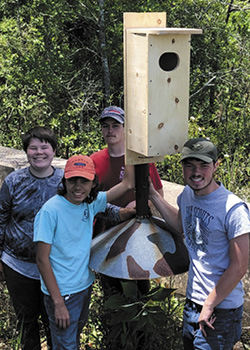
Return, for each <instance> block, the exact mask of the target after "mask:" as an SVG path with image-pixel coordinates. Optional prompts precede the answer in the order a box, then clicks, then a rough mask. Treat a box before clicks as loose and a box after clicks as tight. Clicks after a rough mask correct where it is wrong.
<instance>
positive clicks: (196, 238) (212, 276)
mask: <svg viewBox="0 0 250 350" xmlns="http://www.w3.org/2000/svg"><path fill="white" fill-rule="evenodd" d="M177 202H178V205H179V208H180V211H181V217H182V225H183V229H184V234H185V243H186V246H187V249H188V252H189V257H190V266H189V274H188V284H187V291H186V296H187V298H189V299H191V300H192V301H194V302H196V303H198V304H203V303H204V301H205V300H206V298H207V296H208V294H209V293H210V292H211V291H212V290H213V288H214V286H215V285H216V284H217V282H218V280H219V279H220V277H221V276H222V274H223V273H224V271H225V270H226V269H227V268H228V266H229V262H230V261H229V241H230V240H231V239H233V238H235V237H237V236H240V235H242V234H245V233H248V232H250V216H249V210H248V207H247V205H246V204H245V203H244V202H243V201H242V200H241V199H240V198H238V197H237V196H235V195H234V194H233V193H231V192H230V191H228V190H227V189H226V188H225V187H224V186H223V185H222V184H220V187H219V188H218V189H216V190H215V191H214V192H212V193H210V194H208V195H206V196H196V195H195V194H194V192H193V190H192V189H191V188H190V187H189V186H186V187H185V188H184V190H183V192H182V193H181V194H180V195H179V197H178V200H177ZM243 297H244V291H243V287H242V283H241V282H240V283H238V285H237V286H236V287H235V289H234V290H233V291H232V292H231V293H230V294H229V295H228V296H227V297H226V298H225V299H224V300H223V301H222V302H221V303H220V304H219V305H218V306H217V307H219V308H225V309H230V308H236V307H239V306H241V305H242V304H243V302H244V299H243Z"/></svg>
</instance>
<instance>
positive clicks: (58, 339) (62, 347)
mask: <svg viewBox="0 0 250 350" xmlns="http://www.w3.org/2000/svg"><path fill="white" fill-rule="evenodd" d="M91 291H92V286H90V287H89V288H87V289H85V290H83V291H82V292H79V293H76V294H70V295H66V296H65V297H64V302H65V305H66V307H67V309H68V312H69V316H70V325H69V326H68V327H67V328H66V329H60V328H59V327H58V326H57V324H56V322H55V314H54V303H53V301H52V299H51V297H50V296H48V295H45V294H44V304H45V307H46V310H47V313H48V316H49V322H50V330H51V338H52V345H53V350H77V349H79V346H80V334H81V332H82V329H83V327H84V325H85V323H86V322H87V319H88V313H89V303H90V297H91Z"/></svg>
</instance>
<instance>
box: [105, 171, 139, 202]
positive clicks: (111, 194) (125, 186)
mask: <svg viewBox="0 0 250 350" xmlns="http://www.w3.org/2000/svg"><path fill="white" fill-rule="evenodd" d="M133 188H135V174H134V166H133V165H126V166H125V172H124V177H123V180H122V182H120V183H119V184H117V185H115V186H114V187H112V188H110V189H109V190H108V191H107V192H106V193H107V202H112V201H113V200H115V199H117V198H119V197H121V196H123V195H124V193H125V192H127V191H128V190H131V189H133Z"/></svg>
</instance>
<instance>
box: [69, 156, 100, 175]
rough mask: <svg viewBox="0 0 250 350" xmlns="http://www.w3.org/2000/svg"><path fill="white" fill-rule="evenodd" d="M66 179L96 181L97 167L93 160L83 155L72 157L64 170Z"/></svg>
mask: <svg viewBox="0 0 250 350" xmlns="http://www.w3.org/2000/svg"><path fill="white" fill-rule="evenodd" d="M64 177H65V179H70V178H71V177H84V178H85V179H88V180H94V177H95V165H94V162H93V160H92V159H91V158H90V157H88V156H83V155H81V154H80V155H75V156H72V157H70V158H69V159H68V160H67V163H66V166H65V169H64Z"/></svg>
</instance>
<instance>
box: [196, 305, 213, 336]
mask: <svg viewBox="0 0 250 350" xmlns="http://www.w3.org/2000/svg"><path fill="white" fill-rule="evenodd" d="M213 312H214V309H209V308H208V307H206V306H205V305H203V308H202V310H201V314H200V317H199V326H200V330H201V331H202V333H203V335H204V337H206V336H207V333H206V331H205V326H207V327H209V328H211V329H214V327H213V323H214V321H215V320H216V317H215V315H214V314H213Z"/></svg>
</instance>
